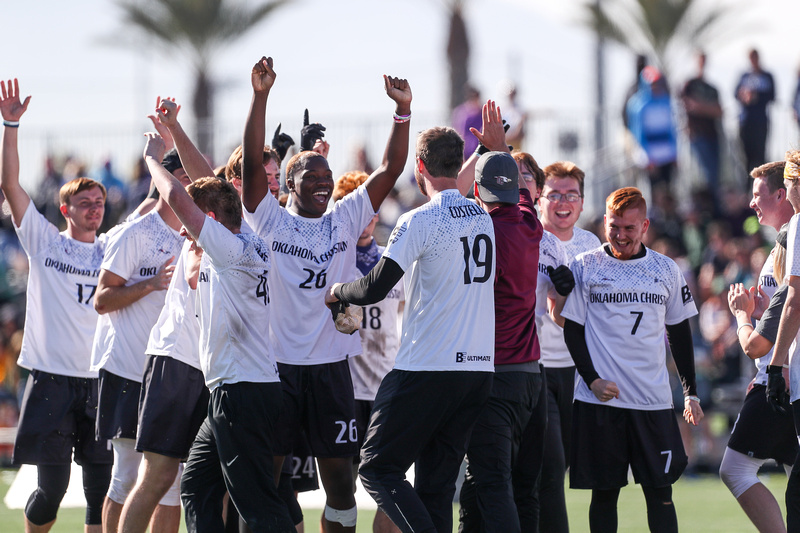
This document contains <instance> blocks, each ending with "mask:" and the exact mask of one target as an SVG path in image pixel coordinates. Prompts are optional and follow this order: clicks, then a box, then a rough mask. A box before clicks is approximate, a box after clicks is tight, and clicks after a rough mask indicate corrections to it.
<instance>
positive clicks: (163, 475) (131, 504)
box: [119, 452, 180, 533]
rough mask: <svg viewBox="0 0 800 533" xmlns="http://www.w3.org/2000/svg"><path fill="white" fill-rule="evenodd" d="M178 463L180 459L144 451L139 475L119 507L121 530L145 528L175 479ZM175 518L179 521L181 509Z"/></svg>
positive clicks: (132, 531)
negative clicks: (131, 490) (134, 485)
mask: <svg viewBox="0 0 800 533" xmlns="http://www.w3.org/2000/svg"><path fill="white" fill-rule="evenodd" d="M179 465H180V459H176V458H174V457H167V456H164V455H159V454H157V453H150V452H144V459H143V462H142V467H143V470H142V475H140V476H139V480H138V481H137V483H136V487H135V488H134V489H133V492H131V494H130V496H128V499H127V500H125V506H124V508H123V509H122V515H121V517H120V527H119V529H120V531H121V532H122V533H145V531H147V525H148V523H149V522H150V517H151V516H153V512H154V510H155V509H156V506H157V505H158V502H159V501H160V500H161V498H163V497H164V494H166V493H167V491H168V490H169V488H170V487H171V486H172V484H173V483H174V482H175V476H176V475H177V473H178V467H179ZM179 508H180V506H178V509H179ZM178 521H179V522H180V510H178Z"/></svg>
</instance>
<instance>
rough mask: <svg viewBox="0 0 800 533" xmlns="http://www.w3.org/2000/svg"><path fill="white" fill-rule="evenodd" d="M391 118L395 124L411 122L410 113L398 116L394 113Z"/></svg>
mask: <svg viewBox="0 0 800 533" xmlns="http://www.w3.org/2000/svg"><path fill="white" fill-rule="evenodd" d="M392 118H393V119H394V121H395V123H397V124H402V123H403V122H408V121H409V120H411V113H410V112H409V114H408V115H398V114H397V113H394V115H393V116H392Z"/></svg>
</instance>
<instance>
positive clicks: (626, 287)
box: [561, 245, 697, 411]
mask: <svg viewBox="0 0 800 533" xmlns="http://www.w3.org/2000/svg"><path fill="white" fill-rule="evenodd" d="M606 246H608V245H604V246H601V247H599V248H597V249H595V250H592V251H589V252H585V253H583V254H580V255H579V256H578V257H577V258H576V259H575V260H574V261H573V262H572V266H571V269H572V273H573V274H574V275H575V290H573V291H572V293H571V294H570V295H569V296H568V297H567V303H566V305H565V306H564V311H563V312H562V313H561V314H562V316H564V318H567V319H569V320H572V321H573V322H577V323H578V324H581V325H583V326H585V328H586V345H587V347H588V348H589V354H590V355H591V358H592V363H593V364H594V367H595V370H596V371H597V373H598V375H599V376H600V377H601V378H602V379H607V380H610V381H613V382H614V383H616V384H617V386H618V387H619V399H612V400H611V401H609V402H600V400H598V399H597V398H596V397H595V395H594V394H593V393H592V392H591V391H590V390H589V387H587V386H586V383H584V381H583V378H581V377H580V375H578V376H577V377H576V380H575V399H576V400H580V401H583V402H587V403H594V404H603V405H609V406H611V407H622V408H627V409H639V410H644V411H652V410H661V409H671V408H672V390H671V388H670V385H669V374H668V372H667V350H666V346H665V343H664V335H665V331H666V330H665V326H666V325H675V324H679V323H680V322H683V321H684V320H686V319H687V318H690V317H692V316H694V315H696V314H697V308H696V307H695V304H694V299H693V298H692V294H691V292H690V291H689V287H688V286H687V284H686V280H685V279H684V278H683V275H682V274H681V271H680V269H679V268H678V265H677V264H675V261H673V260H672V259H670V258H668V257H666V256H664V255H661V254H659V253H657V252H654V251H652V250H650V249H646V253H645V256H644V257H642V258H639V259H629V260H627V261H621V260H619V259H616V258H614V257H611V256H610V255H609V254H608V253H607V252H606V249H605V247H606Z"/></svg>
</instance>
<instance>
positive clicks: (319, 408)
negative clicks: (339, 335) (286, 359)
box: [276, 360, 358, 458]
mask: <svg viewBox="0 0 800 533" xmlns="http://www.w3.org/2000/svg"><path fill="white" fill-rule="evenodd" d="M278 372H279V373H280V376H281V384H282V385H283V409H282V410H281V417H280V422H279V424H278V443H277V445H276V455H288V454H289V453H291V451H292V447H293V445H294V442H295V439H296V435H297V432H298V431H299V430H300V429H301V428H302V429H303V430H305V432H306V435H307V436H308V444H309V446H310V447H311V452H312V453H313V454H314V456H315V457H321V458H329V457H353V456H354V455H357V454H358V432H357V430H356V418H355V400H354V399H353V380H352V377H351V376H350V365H349V364H348V362H347V360H344V361H338V362H336V363H324V364H320V365H307V366H303V365H287V364H283V363H278Z"/></svg>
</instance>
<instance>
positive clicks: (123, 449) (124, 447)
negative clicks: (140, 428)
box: [108, 439, 142, 505]
mask: <svg viewBox="0 0 800 533" xmlns="http://www.w3.org/2000/svg"><path fill="white" fill-rule="evenodd" d="M111 445H112V446H113V447H114V468H112V469H111V484H110V485H109V487H108V498H109V499H110V500H113V501H115V502H117V503H118V504H120V505H123V504H124V503H125V499H126V498H127V497H128V495H129V494H130V493H131V491H133V487H134V485H136V477H137V475H138V474H139V463H140V462H141V461H142V454H141V453H139V452H137V451H136V448H135V447H134V446H135V441H134V440H133V439H112V440H111Z"/></svg>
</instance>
